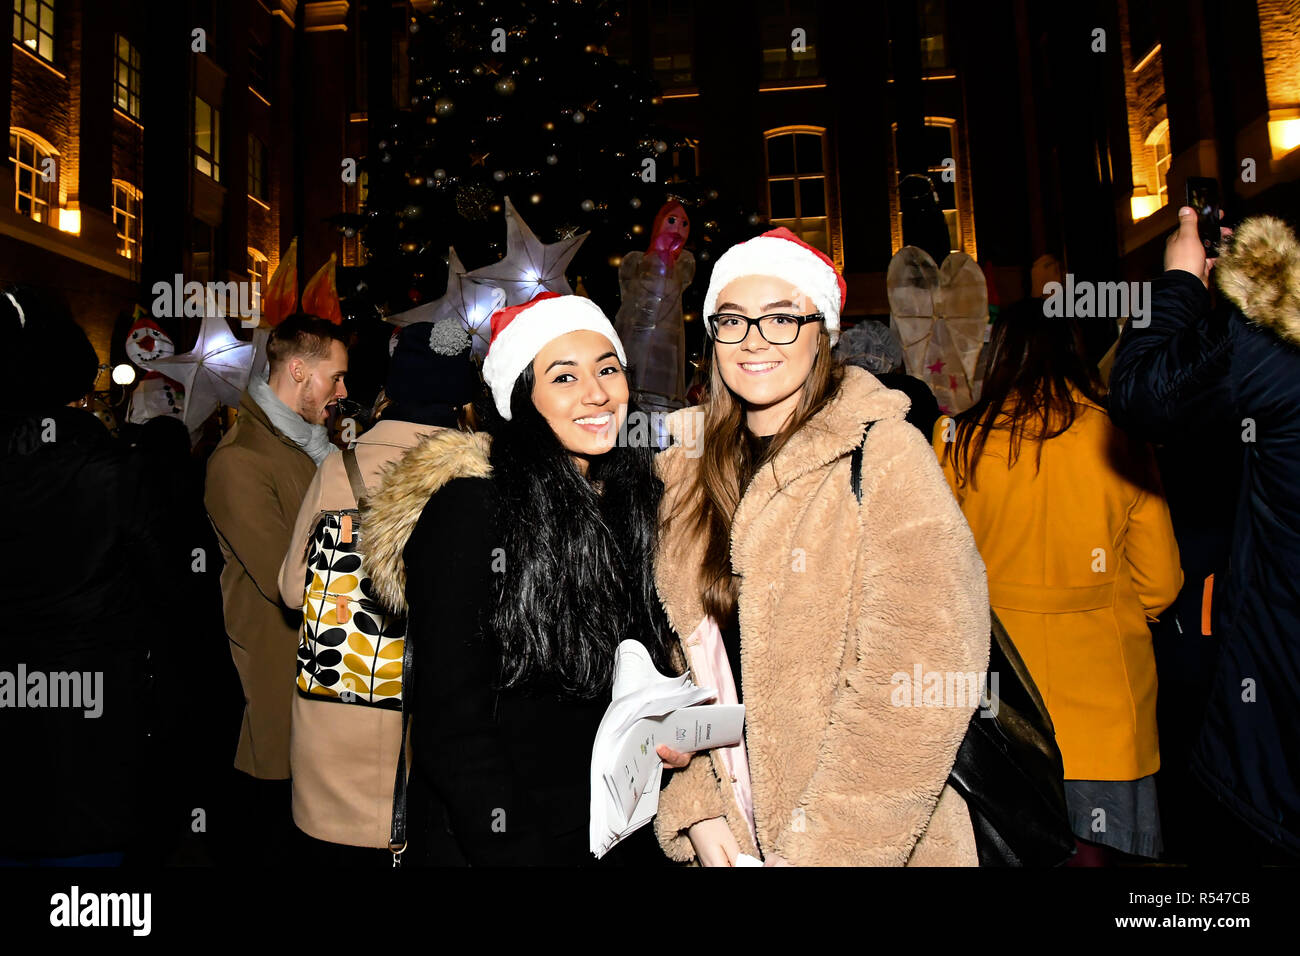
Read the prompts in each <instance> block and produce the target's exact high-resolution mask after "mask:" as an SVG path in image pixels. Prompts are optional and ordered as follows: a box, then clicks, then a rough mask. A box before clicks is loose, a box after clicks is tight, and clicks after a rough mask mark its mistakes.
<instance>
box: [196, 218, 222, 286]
mask: <svg viewBox="0 0 1300 956" xmlns="http://www.w3.org/2000/svg"><path fill="white" fill-rule="evenodd" d="M213 231H214V230H213V228H212V227H211V226H209V225H208V224H207V223H206V222H204V221H203V220H201V219H195V220H194V221H193V224H192V226H191V232H190V278H191V279H193V280H194V281H195V282H211V281H212V274H213V263H212V252H213V250H214V249H215V248H216V237H215V236H213Z"/></svg>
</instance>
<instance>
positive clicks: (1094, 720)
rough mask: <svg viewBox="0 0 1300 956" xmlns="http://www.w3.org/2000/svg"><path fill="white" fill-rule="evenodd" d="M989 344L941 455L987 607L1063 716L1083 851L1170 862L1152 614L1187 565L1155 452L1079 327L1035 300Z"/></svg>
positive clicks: (937, 436)
mask: <svg viewBox="0 0 1300 956" xmlns="http://www.w3.org/2000/svg"><path fill="white" fill-rule="evenodd" d="M989 348H991V349H992V350H993V351H992V360H991V362H990V364H989V370H988V375H987V377H986V380H985V384H984V390H983V394H982V395H981V397H980V400H979V401H978V402H977V403H976V404H975V405H973V406H972V407H971V408H970V409H968V410H967V411H965V412H963V413H961V414H960V415H958V416H956V418H955V419H952V418H941V419H940V420H939V422H938V423H937V424H936V426H935V433H934V447H935V451H936V453H937V454H938V455H939V459H940V462H941V464H942V465H943V470H944V474H945V476H946V477H947V479H948V483H949V486H950V487H951V488H952V490H953V494H954V495H955V496H956V498H957V501H958V503H959V504H960V505H961V508H962V511H963V513H964V514H965V515H966V520H967V521H968V522H969V524H970V527H971V531H973V532H974V534H975V541H976V543H977V545H978V546H979V550H980V555H981V556H982V557H983V559H984V564H985V566H986V568H987V570H988V583H989V602H990V604H991V605H992V606H993V609H994V610H995V611H996V612H997V615H998V617H999V618H1001V620H1002V622H1003V624H1004V625H1005V626H1006V629H1007V633H1008V634H1009V635H1010V636H1011V639H1012V640H1013V641H1014V642H1015V645H1016V648H1017V650H1019V652H1020V654H1021V656H1022V657H1023V658H1024V660H1025V664H1026V665H1027V666H1028V668H1029V671H1030V673H1031V674H1032V676H1033V678H1034V682H1035V683H1036V684H1037V685H1038V689H1039V690H1040V691H1041V692H1042V695H1043V699H1044V701H1045V702H1046V704H1047V709H1048V712H1049V713H1050V714H1051V717H1052V721H1053V723H1054V724H1055V726H1056V738H1057V742H1058V743H1059V744H1060V747H1061V754H1062V756H1063V757H1064V760H1065V777H1066V796H1067V799H1068V802H1069V806H1070V818H1071V824H1072V827H1073V829H1074V832H1075V835H1076V837H1077V838H1078V839H1079V840H1080V854H1079V856H1078V857H1077V858H1076V862H1077V863H1084V864H1086V863H1099V862H1103V861H1104V860H1105V859H1106V858H1107V857H1108V856H1110V855H1111V852H1110V851H1116V850H1117V851H1120V852H1121V853H1127V854H1135V855H1139V856H1146V857H1156V856H1159V854H1160V850H1161V837H1160V820H1159V813H1158V810H1157V807H1156V800H1155V783H1154V776H1153V775H1154V774H1155V772H1156V770H1158V769H1159V767H1160V753H1159V746H1158V741H1157V737H1156V667H1155V655H1154V652H1153V650H1152V644H1151V634H1150V631H1149V630H1148V628H1147V622H1148V621H1154V620H1155V619H1156V618H1157V616H1158V615H1159V614H1160V613H1161V612H1162V611H1164V609H1165V608H1167V607H1168V606H1169V605H1170V604H1172V603H1173V601H1174V598H1175V597H1176V596H1177V594H1178V590H1179V588H1180V587H1181V585H1182V580H1183V575H1182V570H1181V569H1180V567H1179V563H1178V545H1177V544H1176V543H1175V541H1174V531H1173V526H1172V524H1171V523H1170V518H1169V508H1168V505H1167V504H1166V502H1165V499H1164V497H1163V494H1162V491H1161V487H1160V481H1159V476H1158V473H1157V471H1156V468H1155V464H1154V458H1153V456H1152V455H1151V452H1150V449H1149V448H1148V447H1146V446H1144V445H1142V444H1141V443H1139V442H1135V441H1132V440H1130V439H1128V438H1127V436H1126V435H1125V434H1124V433H1123V432H1121V431H1120V430H1119V429H1117V428H1116V427H1115V426H1114V425H1112V424H1111V422H1110V418H1109V416H1108V415H1107V414H1106V411H1105V409H1104V407H1103V404H1102V403H1103V401H1104V400H1103V398H1102V385H1101V382H1100V380H1099V378H1098V376H1097V373H1096V370H1095V369H1094V368H1093V367H1092V366H1091V365H1090V364H1089V363H1088V361H1087V360H1086V359H1085V358H1084V354H1085V353H1084V348H1083V341H1082V337H1081V335H1080V331H1079V328H1078V325H1077V323H1075V322H1073V321H1071V320H1067V319H1059V318H1056V319H1054V318H1045V317H1044V316H1043V314H1042V305H1041V300H1029V301H1026V302H1024V303H1020V304H1019V305H1017V306H1015V307H1013V308H1012V309H1010V310H1008V312H1007V313H1006V314H1005V316H1004V318H1003V319H1002V320H1001V321H1000V322H999V323H998V324H997V326H995V328H994V332H993V337H992V340H991V342H990V344H989ZM1095 845H1100V846H1095Z"/></svg>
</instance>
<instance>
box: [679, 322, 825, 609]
mask: <svg viewBox="0 0 1300 956" xmlns="http://www.w3.org/2000/svg"><path fill="white" fill-rule="evenodd" d="M819 329H820V330H819V332H818V340H817V355H816V357H815V358H814V359H813V364H812V368H811V369H810V370H809V371H808V378H807V380H805V382H804V385H803V394H802V395H800V397H799V404H798V405H797V406H796V407H795V410H794V414H793V415H791V416H790V419H789V421H788V422H787V423H786V424H785V426H784V427H783V428H782V429H781V430H780V431H779V432H778V433H777V434H776V435H775V437H773V439H772V443H771V445H769V446H768V448H767V450H766V451H765V452H762V453H761V454H760V452H759V451H758V449H757V447H756V445H755V443H753V442H752V441H751V439H750V438H749V435H748V430H747V428H746V426H745V407H744V404H743V403H742V402H741V401H739V400H738V399H737V398H736V396H735V395H734V394H733V393H732V391H731V389H729V388H728V387H727V383H726V382H724V381H723V380H722V373H721V371H719V366H718V362H717V361H716V360H713V361H711V362H710V363H709V364H710V366H711V368H710V371H709V398H708V400H707V401H706V402H705V404H704V422H703V425H702V428H701V431H702V432H703V435H702V438H701V442H702V445H701V453H700V462H699V467H698V468H696V470H695V475H694V477H693V478H692V480H691V483H690V485H689V487H688V488H687V490H686V493H685V494H683V495H682V496H680V497H679V498H678V499H677V505H676V506H675V507H674V508H673V511H672V513H671V514H669V515H668V517H667V518H666V519H665V521H664V526H663V530H662V533H663V534H664V535H665V536H666V535H667V533H668V527H669V525H671V524H672V522H674V521H676V520H678V519H679V518H680V519H684V520H686V521H687V522H689V527H690V528H691V530H692V532H693V533H694V534H697V535H701V536H703V538H704V540H705V549H704V557H703V560H702V561H701V564H700V572H699V582H700V591H701V594H702V600H703V603H704V611H705V613H706V614H709V615H711V616H712V617H713V618H714V619H715V620H717V621H719V622H721V623H722V624H724V625H725V624H726V623H728V622H730V621H731V620H732V618H733V616H734V615H735V612H736V597H737V588H736V581H735V578H734V576H733V575H732V571H731V522H732V519H733V518H734V517H735V515H736V508H737V507H738V506H739V505H740V499H741V497H742V496H743V494H744V490H745V488H747V487H748V486H749V482H750V481H751V480H752V479H753V477H754V475H756V474H757V473H758V469H759V468H760V467H762V466H763V465H764V464H766V463H768V462H772V461H773V460H774V459H775V458H776V455H777V453H778V452H779V451H780V450H781V449H782V448H783V447H784V446H785V444H786V442H788V441H789V440H790V438H791V437H792V436H793V435H794V434H795V433H796V432H797V431H798V430H799V429H800V428H803V427H804V425H806V424H807V423H808V421H809V419H811V418H812V417H813V416H814V415H816V414H817V413H818V412H819V411H821V410H822V409H823V408H825V407H826V405H827V404H828V403H829V402H830V401H831V399H832V398H834V397H835V394H836V393H837V392H838V391H839V387H840V382H841V381H842V380H843V377H844V368H843V366H842V365H841V364H840V363H839V361H838V360H837V359H836V358H835V357H834V356H833V355H832V353H831V345H830V336H829V335H828V334H827V333H826V330H825V328H824V327H819ZM774 467H775V466H774Z"/></svg>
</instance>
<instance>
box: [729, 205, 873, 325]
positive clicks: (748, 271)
mask: <svg viewBox="0 0 1300 956" xmlns="http://www.w3.org/2000/svg"><path fill="white" fill-rule="evenodd" d="M743 276H776V277H777V278H780V279H784V280H786V281H787V282H789V283H790V284H791V285H793V286H795V287H796V288H798V289H799V290H800V291H801V292H803V293H804V294H805V295H806V296H808V299H809V301H810V303H811V305H812V309H811V311H815V312H820V313H821V314H822V315H824V316H825V317H826V331H827V332H829V333H830V335H831V344H832V345H834V344H835V340H836V339H838V338H839V335H840V312H842V311H843V310H844V302H845V299H846V298H847V296H848V287H847V286H846V285H845V284H844V277H843V276H842V275H840V273H839V270H838V269H836V268H835V263H834V262H832V261H831V259H830V257H829V256H827V255H826V253H824V252H822V251H821V250H820V249H815V248H813V247H812V246H810V245H808V243H806V242H804V241H803V240H802V239H800V238H799V237H798V236H796V235H795V234H794V233H793V232H791V231H790V230H789V229H786V228H785V227H784V226H782V227H781V228H780V229H772V230H770V231H769V232H765V233H763V234H762V235H761V236H755V237H754V238H753V239H750V240H748V241H747V242H742V243H738V244H737V245H734V246H732V247H731V248H730V249H728V250H727V251H726V252H725V253H723V254H722V257H721V258H719V259H718V262H717V265H715V266H714V267H713V275H712V277H711V278H710V279H709V291H708V293H707V294H706V295H705V296H704V314H705V315H713V313H714V312H716V311H717V304H718V295H719V294H720V293H721V292H722V290H723V289H725V288H726V287H727V284H728V283H730V282H731V281H732V280H734V279H739V278H742V277H743Z"/></svg>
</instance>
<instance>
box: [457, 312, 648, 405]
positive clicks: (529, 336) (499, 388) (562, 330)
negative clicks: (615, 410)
mask: <svg viewBox="0 0 1300 956" xmlns="http://www.w3.org/2000/svg"><path fill="white" fill-rule="evenodd" d="M580 331H586V332H598V333H600V334H601V335H603V336H605V338H607V339H609V341H610V344H611V345H613V346H614V351H615V352H617V353H618V360H619V361H620V362H622V363H623V365H624V366H626V365H627V353H625V352H624V351H623V343H622V342H620V341H619V338H618V333H617V332H615V331H614V326H613V325H612V324H610V321H609V319H607V318H605V313H604V312H602V311H601V310H600V306H598V305H596V303H594V302H592V301H591V300H590V299H587V298H584V297H583V296H580V295H559V296H555V297H554V298H548V299H541V300H539V301H536V302H533V303H531V304H529V305H528V306H527V307H525V308H524V309H523V310H522V311H520V312H519V313H518V314H517V315H515V317H514V318H513V319H512V320H511V321H510V324H509V325H507V326H506V327H505V328H504V329H502V330H501V331H500V332H498V333H497V334H496V335H495V336H494V337H493V338H492V344H491V345H490V346H489V347H488V353H487V358H485V359H484V360H483V380H484V381H485V382H487V385H488V388H490V389H491V390H492V400H493V402H494V403H495V404H496V407H497V411H498V412H500V413H501V417H502V418H504V419H506V421H509V420H510V393H511V392H513V391H514V388H515V382H516V381H518V379H519V376H520V375H521V374H522V373H523V371H524V369H525V368H527V367H528V365H529V364H531V363H532V361H533V359H535V358H536V357H537V353H538V352H540V351H541V350H542V349H543V348H545V347H546V344H547V343H548V342H550V341H551V340H553V339H558V338H559V337H560V336H561V335H567V334H568V333H570V332H580Z"/></svg>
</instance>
